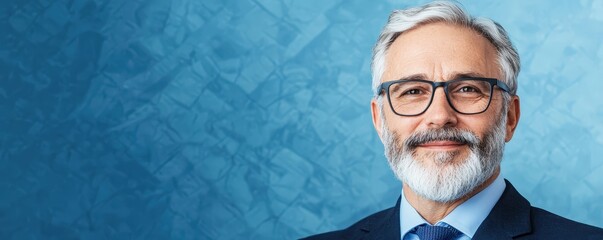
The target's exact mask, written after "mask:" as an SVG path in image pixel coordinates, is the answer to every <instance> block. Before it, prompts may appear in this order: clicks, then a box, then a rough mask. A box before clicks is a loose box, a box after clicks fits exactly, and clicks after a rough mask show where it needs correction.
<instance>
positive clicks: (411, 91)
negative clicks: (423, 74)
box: [402, 88, 423, 95]
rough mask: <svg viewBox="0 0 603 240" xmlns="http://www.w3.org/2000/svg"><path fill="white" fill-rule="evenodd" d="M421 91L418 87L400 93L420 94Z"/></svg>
mask: <svg viewBox="0 0 603 240" xmlns="http://www.w3.org/2000/svg"><path fill="white" fill-rule="evenodd" d="M421 93H423V92H422V91H421V90H420V89H416V88H415V89H410V90H408V91H406V92H404V93H402V95H417V94H421Z"/></svg>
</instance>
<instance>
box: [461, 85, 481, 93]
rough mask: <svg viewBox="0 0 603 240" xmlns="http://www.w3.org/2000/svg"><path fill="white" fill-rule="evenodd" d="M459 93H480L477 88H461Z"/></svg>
mask: <svg viewBox="0 0 603 240" xmlns="http://www.w3.org/2000/svg"><path fill="white" fill-rule="evenodd" d="M459 92H474V93H476V92H480V91H479V90H478V89H477V88H474V87H471V86H463V87H461V88H459Z"/></svg>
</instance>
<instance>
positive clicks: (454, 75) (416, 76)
mask: <svg viewBox="0 0 603 240" xmlns="http://www.w3.org/2000/svg"><path fill="white" fill-rule="evenodd" d="M472 77H479V78H483V77H485V76H484V75H483V74H481V73H477V72H471V71H467V72H453V73H452V74H450V75H449V77H448V78H446V80H453V79H459V78H472ZM398 79H399V80H433V79H429V78H428V77H427V75H425V74H423V73H417V74H412V75H408V76H403V77H401V78H398Z"/></svg>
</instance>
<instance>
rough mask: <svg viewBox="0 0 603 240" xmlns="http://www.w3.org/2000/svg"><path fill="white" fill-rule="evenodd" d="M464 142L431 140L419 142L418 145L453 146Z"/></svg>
mask: <svg viewBox="0 0 603 240" xmlns="http://www.w3.org/2000/svg"><path fill="white" fill-rule="evenodd" d="M462 145H465V143H462V142H457V141H431V142H426V143H423V144H420V145H419V146H420V147H448V146H450V147H454V146H462Z"/></svg>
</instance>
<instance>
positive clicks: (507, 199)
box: [473, 180, 603, 239]
mask: <svg viewBox="0 0 603 240" xmlns="http://www.w3.org/2000/svg"><path fill="white" fill-rule="evenodd" d="M505 182H506V184H507V186H506V188H505V191H504V192H503V195H502V196H501V197H500V199H499V200H498V202H497V203H496V205H494V208H492V211H490V214H489V215H488V216H487V217H486V219H485V220H484V221H483V222H482V224H481V225H480V227H479V228H478V229H477V232H476V233H475V235H474V236H473V239H603V229H601V228H597V227H593V226H589V225H586V224H583V223H578V222H575V221H572V220H569V219H567V218H563V217H561V216H558V215H555V214H553V213H550V212H548V211H546V210H543V209H540V208H536V207H532V206H531V205H530V202H528V200H526V199H525V198H524V197H523V196H521V194H519V192H517V190H515V188H514V187H513V185H511V183H510V182H508V181H507V180H505Z"/></svg>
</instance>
